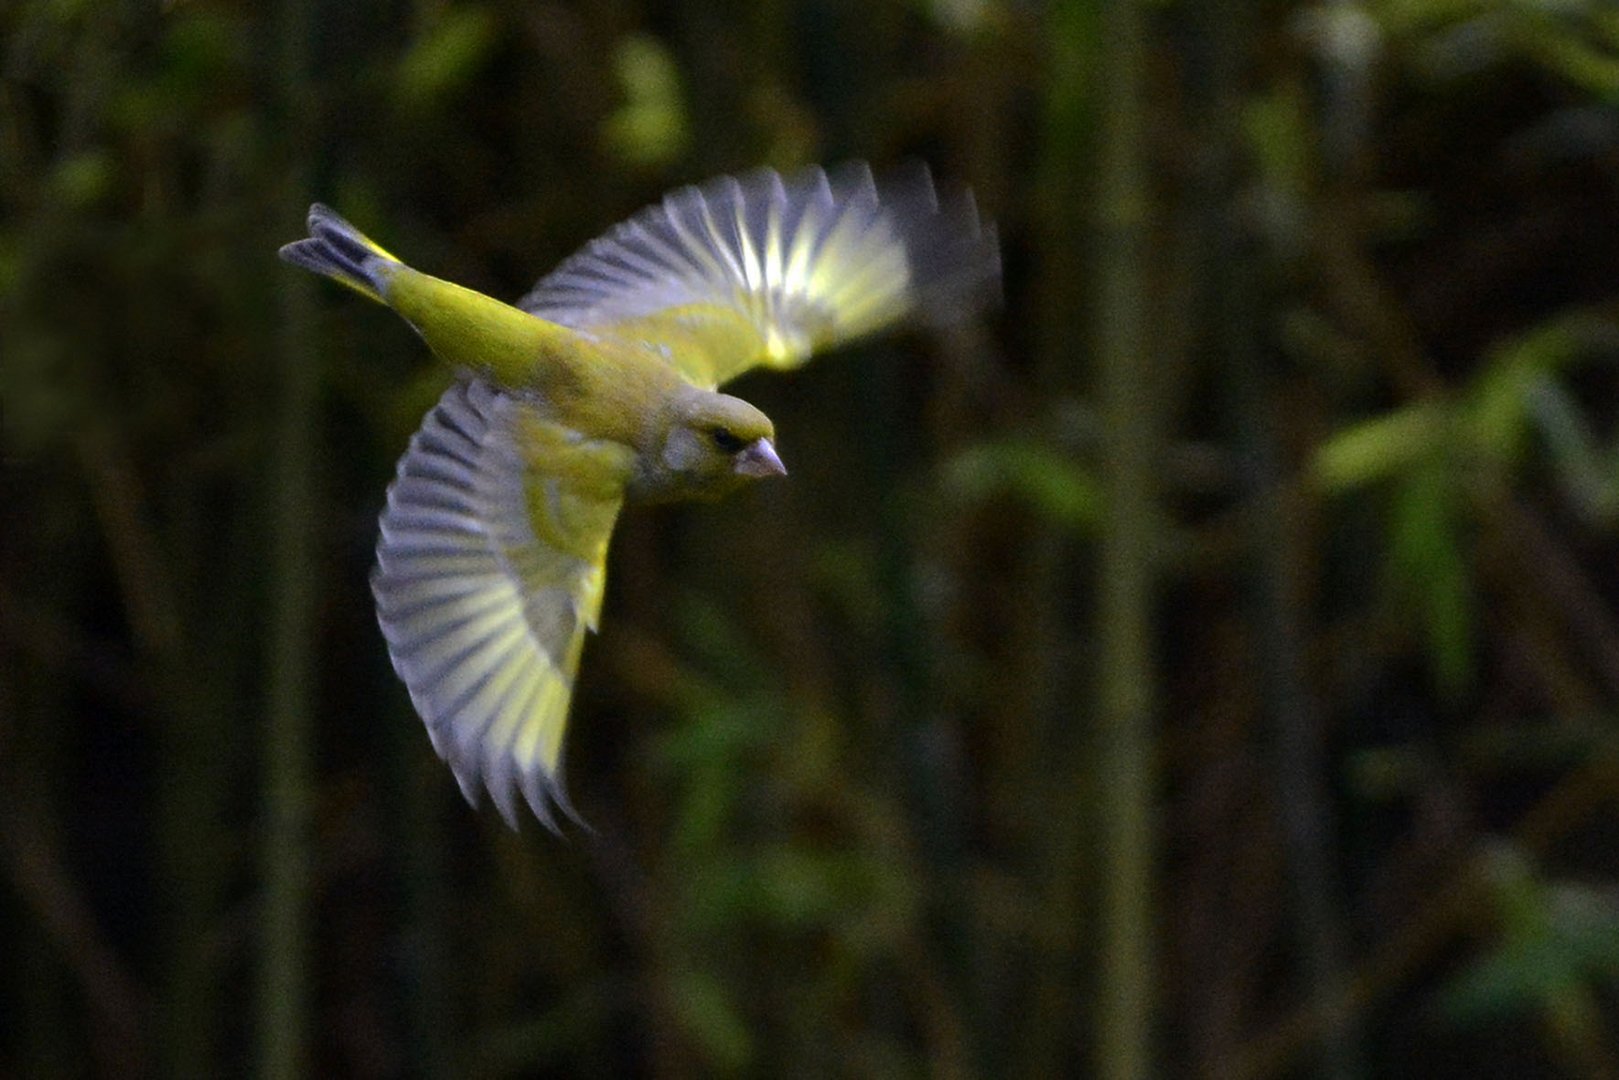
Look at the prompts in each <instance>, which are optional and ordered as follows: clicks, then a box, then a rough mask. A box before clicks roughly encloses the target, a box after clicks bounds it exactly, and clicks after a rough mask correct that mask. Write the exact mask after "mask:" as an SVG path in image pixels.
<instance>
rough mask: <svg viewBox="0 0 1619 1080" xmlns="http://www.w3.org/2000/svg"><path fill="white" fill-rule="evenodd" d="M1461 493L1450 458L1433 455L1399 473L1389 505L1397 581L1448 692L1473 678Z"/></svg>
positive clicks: (1470, 595) (1442, 686)
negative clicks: (1413, 603) (1410, 599)
mask: <svg viewBox="0 0 1619 1080" xmlns="http://www.w3.org/2000/svg"><path fill="white" fill-rule="evenodd" d="M1460 498H1461V493H1460V492H1459V491H1458V490H1457V485H1456V482H1455V478H1454V476H1453V475H1452V466H1451V462H1450V461H1449V459H1448V458H1447V457H1446V456H1444V455H1439V454H1435V455H1433V456H1432V457H1431V458H1430V460H1428V461H1427V462H1425V463H1423V464H1422V465H1421V466H1420V467H1418V468H1415V469H1413V470H1412V471H1411V472H1410V474H1409V475H1408V476H1406V477H1405V478H1403V481H1402V483H1401V485H1400V487H1399V489H1398V491H1397V492H1396V498H1395V504H1394V508H1393V513H1394V548H1393V552H1392V565H1393V570H1394V574H1395V579H1396V584H1397V587H1398V588H1399V590H1400V592H1401V593H1402V594H1408V595H1412V596H1414V597H1415V598H1416V599H1417V600H1418V601H1419V605H1420V607H1419V613H1420V617H1421V619H1422V621H1423V626H1424V629H1425V631H1426V634H1427V639H1428V648H1429V652H1430V654H1431V656H1432V659H1433V662H1434V670H1435V674H1436V675H1437V677H1438V681H1439V686H1440V689H1441V690H1442V691H1444V692H1445V693H1447V694H1450V695H1456V694H1459V693H1460V692H1461V691H1463V690H1464V689H1466V687H1467V686H1468V685H1469V684H1470V683H1471V682H1472V680H1473V631H1472V627H1473V588H1472V579H1471V577H1470V574H1469V569H1468V567H1469V560H1468V553H1467V550H1466V543H1465V541H1464V538H1463V536H1462V530H1463V528H1464V527H1465V523H1464V520H1463V515H1462V513H1461V509H1462V508H1461V507H1460V506H1458V505H1457V503H1458V501H1459V500H1460Z"/></svg>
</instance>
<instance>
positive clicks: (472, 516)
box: [280, 162, 1000, 832]
mask: <svg viewBox="0 0 1619 1080" xmlns="http://www.w3.org/2000/svg"><path fill="white" fill-rule="evenodd" d="M307 224H308V232H309V235H308V237H307V238H306V239H302V240H298V241H296V242H294V243H291V244H288V245H286V246H285V247H283V248H281V249H280V256H281V258H282V259H284V260H285V261H286V262H288V263H291V264H293V265H294V266H297V267H301V268H303V269H306V270H310V271H313V272H314V273H316V274H320V275H322V276H324V277H327V278H330V279H332V280H334V281H336V282H338V283H340V284H342V285H344V286H347V287H348V288H350V289H352V290H354V291H356V292H358V293H360V294H361V295H363V296H365V297H367V298H368V299H370V300H373V301H376V302H378V303H381V304H384V305H386V306H388V307H390V308H392V309H393V310H394V311H395V312H396V313H397V314H399V315H400V316H402V317H403V318H404V320H405V321H406V322H407V323H408V324H409V325H410V326H411V327H412V328H413V329H414V330H415V331H416V333H417V334H418V335H419V336H420V337H421V338H422V339H423V341H425V343H426V344H427V347H428V348H429V349H430V350H431V351H432V352H433V353H434V354H435V355H436V356H437V357H438V359H439V360H440V361H441V362H442V363H444V364H445V365H447V366H448V367H449V368H451V369H452V370H453V371H454V373H455V379H454V382H453V383H452V384H451V386H450V387H449V389H448V390H446V391H445V392H444V394H443V396H442V397H441V398H440V399H439V400H438V402H437V403H436V404H435V405H434V406H433V407H432V409H431V410H429V412H428V414H427V416H426V417H425V419H424V420H423V422H422V425H421V428H420V429H419V430H418V431H417V432H416V434H415V435H414V436H413V437H412V438H411V440H410V443H409V446H408V448H407V449H406V451H405V453H404V456H403V457H402V458H401V459H400V460H399V464H398V469H397V472H396V475H395V477H394V480H393V482H392V484H391V486H390V487H389V489H388V493H387V499H386V504H385V506H384V509H383V510H382V513H381V517H380V520H379V522H378V534H379V535H378V541H377V547H376V564H375V568H374V570H373V571H372V577H371V585H372V593H373V597H374V599H375V602H376V612H377V621H378V623H379V625H380V627H381V629H382V634H383V637H384V639H385V640H386V643H387V648H388V653H389V656H390V658H391V660H392V662H393V667H394V670H395V672H396V673H397V674H398V676H399V678H400V679H401V681H402V682H403V683H404V685H405V688H406V689H407V691H408V692H409V695H410V698H411V701H412V703H413V705H414V706H415V708H416V711H417V712H418V713H419V714H420V716H421V718H422V720H423V721H424V722H425V724H426V727H427V732H428V735H429V737H430V739H431V741H432V745H433V748H434V750H435V751H436V752H437V753H438V755H439V756H440V757H441V758H443V759H444V760H445V761H446V762H447V763H448V765H449V766H450V769H451V771H452V772H453V773H454V775H455V778H456V781H457V782H458V784H459V786H460V789H461V792H462V794H463V795H464V796H465V797H466V799H467V801H468V802H469V803H471V804H472V805H473V806H474V807H476V806H478V804H479V802H480V800H481V795H482V793H483V792H487V793H488V795H489V797H490V799H491V800H492V801H493V802H494V804H495V806H496V807H497V809H498V810H499V812H500V815H501V817H502V818H503V819H504V820H505V821H506V823H507V824H508V825H509V826H510V827H511V828H513V829H517V828H518V827H519V801H518V800H519V796H520V797H521V799H522V801H523V802H524V803H526V804H527V806H528V807H529V809H530V811H531V812H532V814H533V815H534V817H535V818H537V819H538V820H539V821H540V822H541V823H543V824H544V825H545V826H546V827H547V828H549V829H551V830H552V831H554V832H559V831H560V827H559V812H560V814H562V815H566V816H567V817H569V818H571V819H573V820H574V821H580V820H581V819H580V818H579V815H578V814H577V813H576V812H575V811H574V810H573V807H572V804H571V803H570V802H569V799H568V795H567V791H566V788H565V785H564V783H563V771H562V770H563V756H564V755H563V750H564V738H563V736H564V732H565V730H566V725H567V719H568V711H569V703H570V699H571V697H572V693H573V686H574V680H575V677H576V674H577V672H578V669H579V659H580V653H581V650H582V649H583V647H584V642H585V636H586V633H587V632H594V631H595V630H596V629H597V625H598V619H599V617H600V615H601V608H602V596H603V589H604V586H605V582H606V565H607V551H608V544H609V540H610V539H611V536H612V532H613V527H614V524H615V522H616V521H617V519H618V517H619V513H620V511H621V509H622V508H623V507H624V506H625V505H627V504H629V505H636V504H654V503H667V502H676V501H682V500H712V499H718V498H720V497H722V496H725V495H727V494H730V493H731V492H734V491H736V490H737V489H739V488H742V487H744V486H745V485H748V484H750V483H752V482H754V481H757V480H760V479H763V478H767V477H774V476H784V475H785V474H786V472H787V470H786V467H785V465H784V464H783V462H782V459H781V455H780V453H779V452H778V450H777V448H776V432H775V428H774V426H773V425H772V423H771V420H770V418H769V417H767V416H766V415H765V414H764V413H763V412H761V411H760V410H759V409H757V408H755V407H754V406H753V405H750V404H749V403H747V402H746V401H743V400H742V399H740V398H738V397H734V396H731V395H729V394H726V393H722V392H721V391H720V389H719V388H720V386H721V385H723V384H725V383H727V382H729V381H730V380H731V379H734V378H735V377H737V376H738V375H741V374H742V373H744V372H746V371H748V370H750V369H753V368H756V367H766V368H776V369H788V368H794V367H797V366H799V365H801V364H803V363H804V362H805V361H806V360H808V359H809V358H810V357H811V356H813V355H816V354H818V353H821V352H824V351H826V350H829V349H832V348H834V347H837V346H841V345H844V344H846V343H848V342H851V341H855V340H857V339H860V338H865V337H868V336H869V335H872V334H875V333H877V332H878V331H881V330H885V329H888V328H890V327H894V326H896V325H898V324H902V323H906V322H911V321H917V322H924V323H933V324H937V325H947V324H950V323H953V322H960V321H962V320H965V319H968V318H971V317H973V316H975V315H977V314H978V313H980V312H982V311H983V310H985V309H986V308H987V307H989V306H990V305H992V304H993V303H994V302H995V301H996V300H997V299H998V298H999V295H1000V250H999V246H998V242H997V238H996V232H995V228H994V226H993V224H990V223H986V222H983V221H981V220H980V217H979V214H978V209H977V205H976V203H975V201H974V199H973V196H972V193H971V191H970V190H968V189H966V188H965V187H958V188H955V189H952V190H949V191H946V192H944V193H942V194H941V191H940V189H939V187H937V186H936V185H935V184H934V182H933V179H932V177H931V174H930V172H929V170H928V169H927V168H926V166H925V165H922V164H920V163H911V164H910V165H909V166H907V167H904V168H901V169H898V170H896V171H894V172H893V173H890V174H885V175H884V176H883V178H882V179H881V180H880V181H879V180H878V179H877V177H876V176H875V174H874V173H873V172H872V170H871V168H870V167H869V166H868V165H866V164H865V163H863V162H850V163H847V164H844V165H841V166H836V167H833V168H830V169H823V168H821V167H818V166H816V167H810V168H805V169H802V170H800V171H797V172H794V173H790V174H788V175H785V176H784V175H783V174H781V173H778V172H776V171H774V170H771V169H767V168H762V169H757V170H755V171H753V172H750V173H746V174H743V175H738V176H722V177H718V178H715V179H713V180H710V181H707V182H705V183H701V184H697V185H692V186H688V187H683V188H680V189H678V190H675V191H673V192H671V193H669V194H668V195H666V196H665V197H664V198H663V199H662V200H661V201H660V202H658V203H655V204H653V205H651V206H648V207H646V208H645V209H643V210H641V211H640V212H638V213H636V214H635V215H634V216H632V217H630V218H629V219H627V220H626V221H624V222H622V223H621V224H619V225H617V226H615V227H614V228H612V229H610V230H609V231H608V232H606V233H604V234H603V235H602V236H600V237H598V238H597V239H595V240H593V241H591V242H590V243H589V244H587V245H586V246H585V247H583V248H582V249H580V250H579V251H577V252H576V253H575V254H573V255H572V256H570V257H569V258H567V259H565V260H564V261H563V262H562V263H560V264H559V265H558V266H557V268H556V269H555V270H554V271H553V272H552V273H551V274H549V275H548V276H546V277H544V278H543V279H541V280H540V282H539V283H538V284H537V285H536V286H535V287H534V288H533V289H532V290H531V291H530V292H529V293H528V294H527V295H525V296H523V297H522V298H521V299H520V300H518V301H517V303H515V304H507V303H505V302H503V301H500V300H497V299H495V298H493V297H490V296H486V295H484V294H483V293H480V292H477V291H474V290H472V289H468V288H465V287H463V286H460V285H457V284H454V283H452V282H449V281H445V280H443V279H440V278H437V277H433V276H431V275H429V274H426V273H423V272H421V271H419V270H416V269H413V268H411V267H410V266H408V265H406V264H405V263H404V262H403V261H401V260H400V259H399V258H397V257H396V256H394V255H393V254H391V253H390V252H388V251H387V250H385V249H384V248H382V247H381V246H380V245H378V244H377V243H376V242H375V241H373V240H371V239H370V238H369V237H367V236H366V235H365V234H364V233H362V232H360V231H359V230H358V229H356V228H355V227H354V226H353V225H351V224H349V222H348V221H346V220H344V219H343V218H342V217H341V216H340V215H339V214H337V213H336V212H335V211H333V210H331V209H330V208H328V207H326V206H324V205H321V204H319V203H316V204H315V205H314V206H312V207H311V208H310V210H309V215H308V222H307Z"/></svg>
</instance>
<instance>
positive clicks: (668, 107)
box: [605, 34, 690, 166]
mask: <svg viewBox="0 0 1619 1080" xmlns="http://www.w3.org/2000/svg"><path fill="white" fill-rule="evenodd" d="M613 70H614V72H615V73H616V74H617V75H618V84H619V90H620V91H621V92H622V93H623V95H624V104H623V105H622V106H620V107H619V109H618V111H617V112H615V113H614V114H613V115H612V116H610V117H609V118H608V120H607V129H606V132H605V136H606V139H607V143H608V145H609V146H610V147H611V148H612V149H613V151H614V152H615V153H617V154H618V155H619V157H621V158H623V159H624V160H625V161H628V162H631V163H633V164H636V165H643V166H648V165H662V164H665V163H667V162H670V161H673V160H675V159H676V158H678V157H679V156H680V155H681V154H683V153H684V152H685V150H686V146H687V143H688V142H689V141H690V137H689V128H688V125H687V122H686V110H685V104H684V101H683V94H682V91H681V85H680V69H679V68H678V67H677V66H676V65H675V62H674V59H673V57H671V56H670V55H669V52H668V50H667V49H665V48H664V47H663V45H662V43H661V42H659V41H658V40H657V39H656V38H653V37H649V36H647V35H645V34H632V35H631V36H629V37H626V38H625V39H624V40H622V41H620V42H619V44H618V48H617V49H616V50H615V51H614V53H613Z"/></svg>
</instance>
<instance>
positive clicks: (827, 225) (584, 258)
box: [519, 163, 1000, 387]
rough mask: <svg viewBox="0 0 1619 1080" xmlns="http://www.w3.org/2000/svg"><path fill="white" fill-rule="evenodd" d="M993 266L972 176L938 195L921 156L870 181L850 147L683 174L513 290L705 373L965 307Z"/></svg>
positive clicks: (802, 352)
mask: <svg viewBox="0 0 1619 1080" xmlns="http://www.w3.org/2000/svg"><path fill="white" fill-rule="evenodd" d="M999 282H1000V255H999V249H998V247H997V245H996V241H995V230H994V228H993V227H991V226H983V225H981V224H980V223H979V220H978V210H977V208H976V207H975V205H974V204H973V200H972V195H971V194H970V193H969V192H967V191H961V192H958V193H956V194H954V195H952V196H951V197H949V198H947V199H945V200H942V201H941V200H940V198H939V196H938V194H937V193H936V192H935V190H934V187H933V181H932V180H931V178H930V177H929V176H928V173H927V170H926V169H925V168H923V167H921V166H920V165H918V166H915V167H914V168H912V169H911V170H910V171H908V172H906V173H904V174H902V175H900V176H896V177H895V178H893V179H892V181H885V182H884V183H883V184H881V185H878V184H877V183H875V182H874V181H873V179H872V175H871V170H870V169H869V168H867V167H866V166H865V165H864V164H858V163H857V164H852V165H848V166H845V167H843V168H840V169H835V170H833V171H832V172H831V173H825V172H823V171H821V170H820V169H818V168H814V169H809V170H806V171H805V172H802V173H799V174H797V175H796V176H793V177H790V178H787V179H783V178H782V177H781V176H779V175H778V174H776V173H774V172H772V171H770V170H768V169H765V170H760V171H758V172H753V173H750V174H748V175H746V176H743V177H740V178H738V177H729V176H726V177H721V178H719V179H717V180H712V181H710V182H708V183H706V184H704V185H702V186H701V187H687V188H682V189H680V190H679V191H675V192H673V193H671V194H670V195H668V196H667V197H666V198H665V199H664V200H663V202H662V203H660V204H658V205H656V206H651V207H648V208H647V209H645V210H643V211H641V212H640V213H638V214H636V215H635V216H634V217H633V218H631V219H630V220H628V221H626V222H624V223H623V224H621V225H619V226H617V227H615V228H614V229H613V230H612V231H610V232H608V233H607V234H606V235H605V236H602V237H600V238H598V239H596V240H594V241H592V242H591V243H590V244H588V245H586V246H585V247H584V249H583V250H581V251H579V252H578V253H576V254H575V255H573V256H572V257H570V258H569V259H567V260H566V261H565V262H563V263H562V265H561V266H559V267H558V268H557V269H556V271H555V272H554V273H552V274H551V275H550V276H549V277H547V278H545V279H544V280H542V281H541V282H540V283H539V284H538V285H537V286H535V288H534V290H533V291H532V292H531V293H529V294H528V295H527V296H526V297H524V298H523V300H522V301H521V303H520V305H519V306H521V307H522V308H524V309H525V310H527V311H531V312H533V313H534V314H536V315H539V316H541V317H542V318H545V319H549V320H551V321H552V322H557V323H562V324H563V325H565V326H571V327H573V328H575V329H579V330H587V331H590V332H593V333H598V334H604V335H611V336H613V337H617V338H619V339H621V340H626V341H631V342H637V341H644V342H646V343H648V344H649V346H650V347H652V348H654V349H655V350H657V351H659V352H662V353H663V354H664V355H666V356H667V357H668V358H669V360H670V362H672V363H673V364H674V365H675V366H676V367H677V368H678V369H679V370H680V371H681V373H682V374H683V375H685V376H686V378H688V379H689V380H691V381H692V382H694V383H696V384H698V385H699V386H705V387H713V386H717V385H719V384H720V383H723V382H725V381H726V380H728V379H730V378H733V377H734V376H736V375H740V374H741V373H742V372H744V371H746V370H748V369H749V368H751V367H754V366H755V365H759V364H765V365H768V366H771V367H778V368H786V367H794V366H796V365H798V364H801V363H803V362H804V361H805V360H807V359H808V358H809V357H810V355H811V354H813V353H815V352H817V351H820V350H822V349H825V348H828V347H830V346H833V345H838V344H841V343H843V342H846V341H850V340H852V339H854V338H858V337H862V336H864V335H866V334H870V333H873V332H874V331H877V330H880V329H882V328H883V327H885V326H888V325H890V324H892V323H895V322H897V321H899V320H901V319H905V318H907V317H909V316H911V315H913V314H917V315H920V316H922V317H924V318H928V319H931V320H934V321H941V322H948V321H954V320H959V319H962V318H966V317H968V316H971V315H973V314H975V313H976V312H977V311H978V310H979V309H980V308H982V307H983V306H984V305H985V303H986V302H988V301H990V300H992V299H994V298H995V297H996V296H997V293H998V290H999V287H1000V286H999ZM665 346H666V347H667V348H664V347H665Z"/></svg>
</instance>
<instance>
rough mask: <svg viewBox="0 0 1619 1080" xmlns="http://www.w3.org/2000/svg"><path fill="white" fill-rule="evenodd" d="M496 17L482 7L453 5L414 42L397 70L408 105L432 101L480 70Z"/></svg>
mask: <svg viewBox="0 0 1619 1080" xmlns="http://www.w3.org/2000/svg"><path fill="white" fill-rule="evenodd" d="M495 30H496V26H495V17H494V16H493V15H492V14H490V13H489V12H488V11H486V10H484V9H483V8H477V7H467V8H453V9H451V10H449V11H447V12H445V13H444V16H443V18H441V19H440V20H439V21H438V22H437V23H436V24H434V25H433V26H432V27H431V28H430V29H429V30H428V31H427V32H426V33H425V34H423V35H422V36H421V37H420V38H418V39H417V40H416V42H415V43H414V44H412V45H411V47H410V49H409V50H408V51H407V52H406V53H405V54H404V56H402V57H401V58H400V60H399V67H398V70H397V71H396V73H395V79H396V86H397V89H398V94H399V99H400V101H401V102H402V103H404V104H405V105H406V106H408V107H412V108H423V107H426V106H429V105H432V104H434V103H436V102H438V101H440V100H442V99H444V98H445V97H448V96H449V95H450V94H452V93H453V92H455V91H456V90H458V89H459V88H461V87H462V86H464V85H466V84H467V83H469V82H470V81H471V80H472V77H473V76H474V75H476V74H477V73H478V70H479V69H480V68H481V67H482V66H483V64H484V62H485V61H486V60H487V59H488V58H489V54H490V53H491V52H493V51H494V46H495V42H496V39H497V36H496V33H495Z"/></svg>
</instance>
